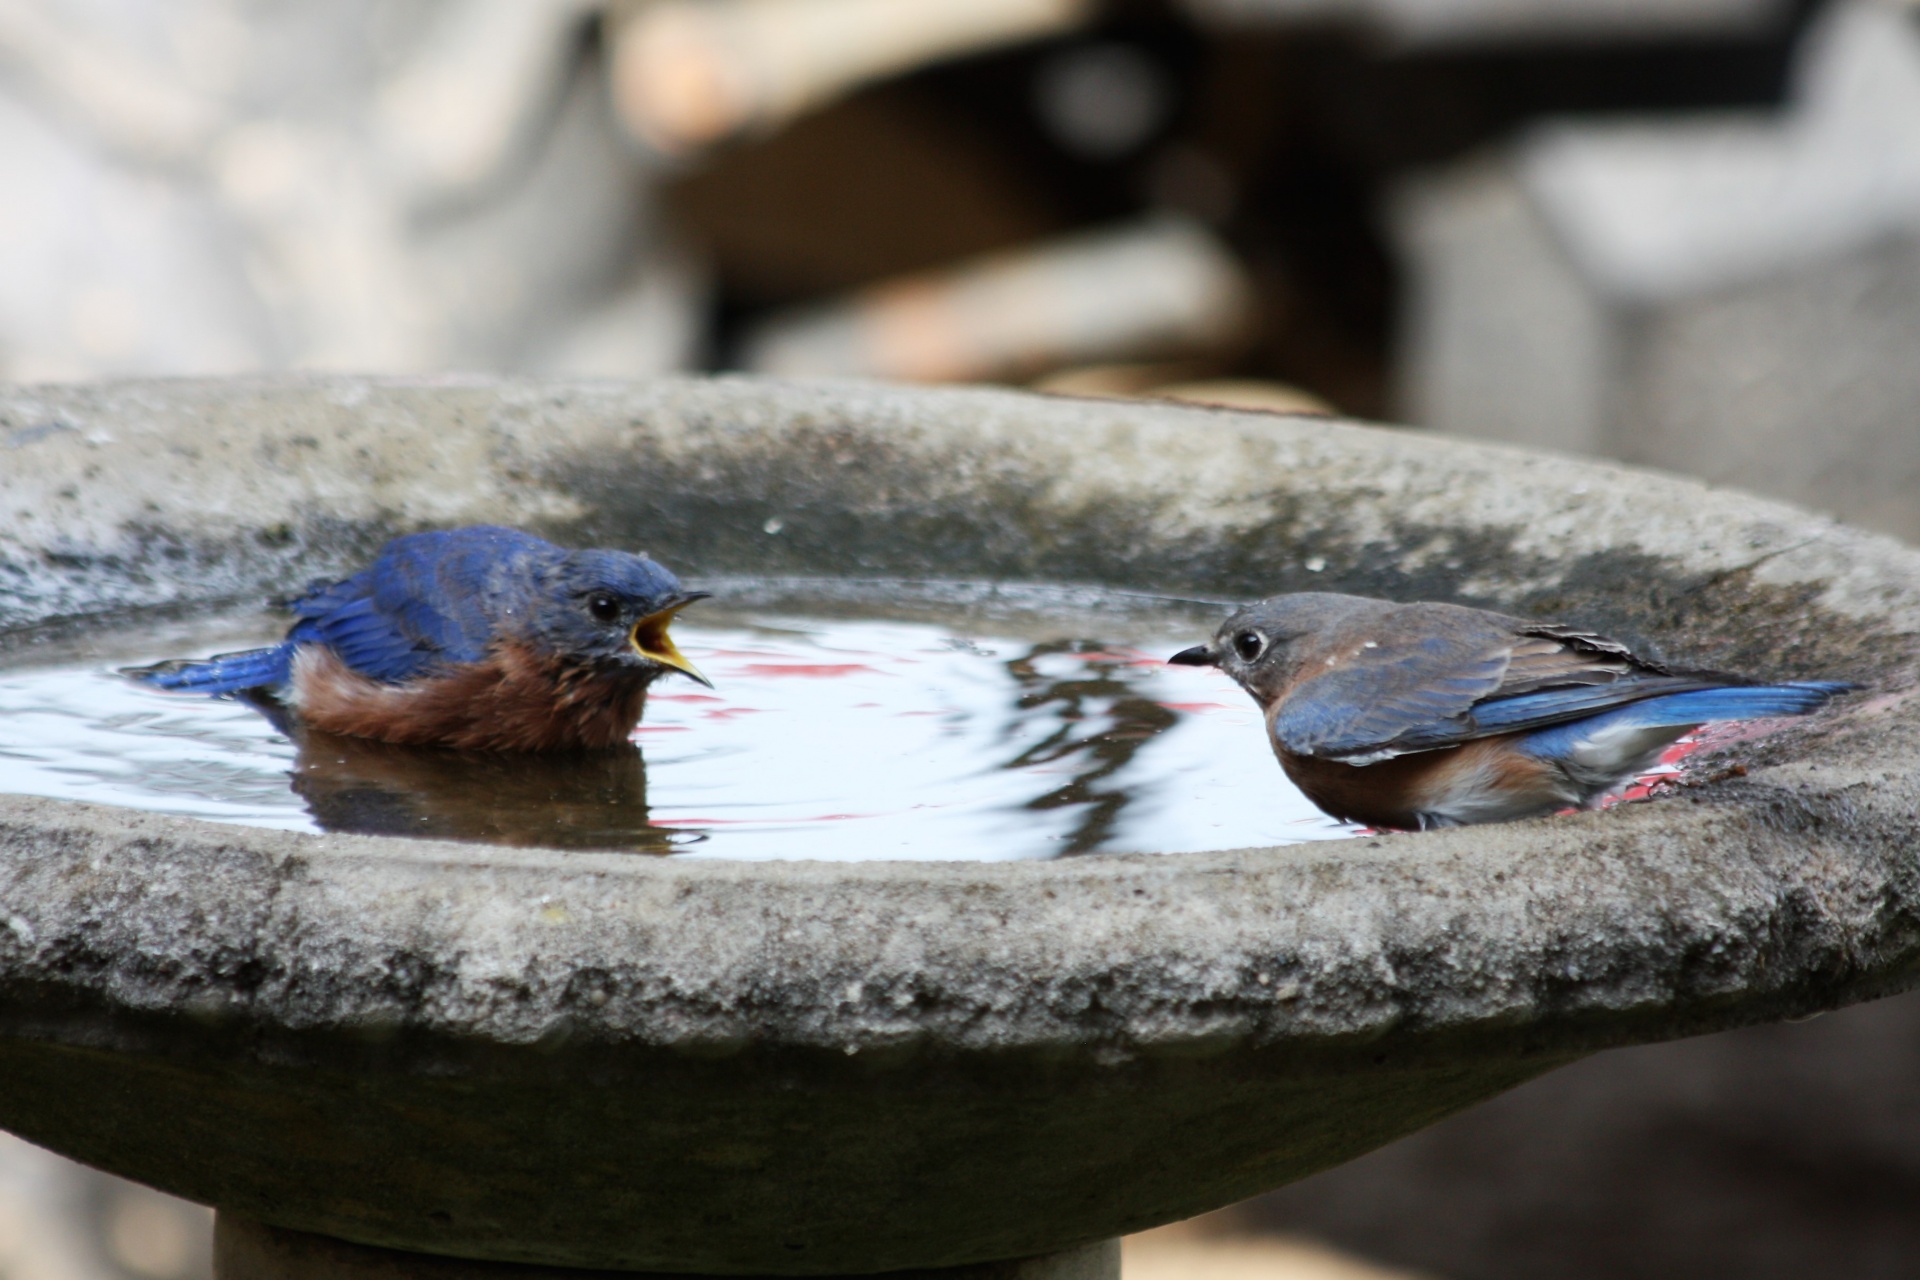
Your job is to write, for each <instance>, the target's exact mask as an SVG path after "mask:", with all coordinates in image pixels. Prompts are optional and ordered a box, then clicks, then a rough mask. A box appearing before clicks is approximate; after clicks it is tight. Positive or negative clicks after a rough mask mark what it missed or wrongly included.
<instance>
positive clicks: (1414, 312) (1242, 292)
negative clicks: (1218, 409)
mask: <svg viewBox="0 0 1920 1280" xmlns="http://www.w3.org/2000/svg"><path fill="white" fill-rule="evenodd" d="M1916 356H1920V7H1917V6H1916V5H1914V4H1912V3H1907V2H1905V0H1825V2H1824V3H1823V2H1817V0H1104V2H1103V0H174V2H173V3H170V4H167V5H155V4H152V3H148V2H146V0H0V379H5V380H12V381H25V382H33V381H60V380H70V379H82V378H95V377H113V376H134V375H156V374H231V373H245V372H250V371H257V370H267V369H289V368H300V369H336V370H351V371H357V372H365V371H390V372H396V373H438V372H447V373H459V372H466V371H503V372H526V373H547V374H573V375H589V376H610V377H640V376H647V375H650V374H658V373H664V372H671V371H701V370H705V371H722V370H747V371H755V372H766V373H775V374H782V375H798V376H807V375H822V374H826V375H852V376H859V377H873V378H885V379H896V380H912V381H975V382H994V383H1001V384H1007V385H1019V386H1030V387H1035V388H1038V389H1041V390H1046V391H1051V392H1055V393H1058V394H1070V395H1088V396H1105V397H1157V398H1168V399H1181V400H1189V401H1196V402H1201V403H1216V404H1229V405H1237V406H1242V407H1253V408H1266V409H1273V410H1278V411H1282V412H1292V413H1338V414H1345V415H1353V416H1360V417H1369V418H1378V419H1384V420H1390V421H1395V422H1399V423H1404V424H1408V427H1409V429H1440V430H1446V431H1451V432H1459V433H1463V434H1469V435H1477V436H1483V437H1490V438H1494V439H1499V440H1507V441H1513V442H1517V443H1522V444H1527V445H1532V446H1537V447H1547V448H1552V449H1557V450H1562V451H1567V452H1570V453H1579V454H1590V455H1597V456H1605V457H1611V458H1618V459H1624V460H1628V461H1633V462H1642V463H1647V464H1650V465H1656V466H1660V467H1665V468H1669V469H1674V470H1679V471H1683V472H1688V473H1691V474H1694V475H1697V476H1701V477H1703V478H1705V479H1708V480H1711V481H1714V482H1719V483H1726V484H1731V485H1736V486H1739V487H1742V488H1746V489H1750V490H1754V491H1757V492H1761V493H1766V494H1771V495H1775V496H1779V497H1783V498H1787V499H1791V500H1793V501H1797V502H1800V503H1803V504H1806V505H1809V506H1812V507H1814V508H1817V509H1819V510H1823V511H1826V512H1830V513H1832V514H1834V515H1836V516H1838V517H1839V518H1841V519H1844V520H1847V521H1850V522H1852V523H1856V524H1861V525H1865V526H1867V527H1870V528H1874V529H1878V530H1882V531H1884V532H1888V533H1892V534H1895V535H1897V536H1901V537H1904V538H1907V539H1909V540H1914V539H1917V538H1920V359H1917V358H1916ZM5 444H6V440H5V435H4V432H0V465H5V461H4V460H5ZM1917 1210H1920V1003H1917V1002H1916V998H1905V999H1897V1000H1891V1001H1882V1002H1879V1003H1877V1004H1874V1005H1869V1006H1865V1007H1862V1008H1858V1009H1854V1010H1849V1011H1845V1012H1842V1013H1838V1014H1834V1015H1831V1016H1829V1017H1828V1018H1826V1019H1823V1020H1821V1021H1819V1022H1816V1023H1813V1024H1810V1025H1806V1026H1793V1027H1772V1028H1759V1029H1754V1030H1751V1031H1745V1032H1739V1033H1734V1034H1731V1035H1725V1036H1718V1037H1710V1038H1706V1039H1702V1040H1696V1041H1689V1042H1684V1043H1680V1044H1674V1045H1665V1046H1652V1047H1648V1048H1642V1049H1634V1050H1628V1051H1621V1052H1616V1053H1611V1054H1606V1055H1602V1056H1600V1057H1597V1058H1594V1059H1590V1060H1588V1061H1586V1062H1584V1063H1581V1064H1579V1065H1577V1066H1574V1067H1571V1068H1568V1069H1565V1070H1563V1071H1560V1072H1558V1073H1556V1074H1554V1075H1552V1076H1549V1077H1547V1078H1545V1079H1543V1080H1541V1081H1539V1082H1537V1083H1535V1084H1533V1085H1530V1086H1527V1087H1526V1088H1523V1089H1521V1090H1518V1091H1516V1092H1515V1093H1513V1094H1510V1095H1508V1096H1507V1097H1505V1098H1503V1099H1500V1100H1498V1101H1496V1102H1494V1103H1492V1104H1489V1105H1487V1106H1485V1107H1482V1108H1479V1109H1477V1110H1475V1111H1473V1112H1470V1113H1468V1114H1466V1115H1463V1116H1460V1117H1457V1118H1456V1119H1454V1120H1451V1121H1448V1122H1446V1123H1443V1124H1441V1125H1440V1126H1438V1127H1436V1128H1434V1129H1432V1130H1429V1131H1428V1132H1426V1133H1424V1134H1421V1135H1418V1136H1416V1137H1414V1138H1412V1139H1408V1140H1406V1141H1404V1142H1401V1143H1399V1144H1397V1145H1395V1146H1394V1147H1390V1148H1388V1149H1386V1150H1384V1151H1381V1152H1378V1153H1376V1154H1374V1155H1372V1156H1369V1157H1366V1158H1364V1159H1362V1160H1360V1161H1358V1162H1355V1163H1354V1164H1352V1165H1349V1166H1347V1167H1345V1168H1343V1169H1340V1170H1336V1171H1333V1172H1330V1173H1328V1174H1324V1175H1322V1176H1320V1177H1317V1178H1314V1179H1311V1180H1309V1181H1307V1182H1304V1183H1302V1184H1299V1185H1298V1186H1295V1187H1292V1188H1289V1189H1287V1190H1284V1191H1282V1192H1279V1193H1276V1194H1275V1195H1273V1196H1269V1197H1266V1198H1263V1199H1262V1200H1259V1201H1255V1202H1252V1203H1250V1204H1247V1205H1243V1206H1239V1207H1238V1208H1235V1209H1232V1210H1228V1211H1224V1212H1222V1213H1221V1214H1217V1215H1213V1216H1211V1217H1209V1218H1208V1219H1204V1220H1200V1221H1197V1222H1195V1223H1192V1224H1186V1225H1184V1226H1182V1227H1177V1228H1172V1229H1168V1230H1166V1231H1163V1232H1159V1233H1152V1234H1150V1235H1149V1236H1146V1237H1141V1238H1138V1239H1136V1240H1134V1241H1131V1242H1129V1252H1128V1255H1127V1267H1128V1272H1129V1280H1175V1277H1196V1278H1197V1277H1217V1278H1218V1280H1226V1278H1227V1277H1228V1276H1233V1277H1239V1276H1242V1275H1244V1276H1248V1277H1252V1276H1256V1275H1257V1276H1273V1277H1301V1278H1304V1277H1349V1278H1359V1277H1366V1276H1375V1277H1382V1276H1391V1275H1416V1274H1417V1275H1426V1276H1430V1277H1453V1278H1455V1280H1470V1278H1478V1277H1486V1278H1489V1280H1492V1278H1494V1277H1503V1278H1504V1277H1515V1278H1518V1277H1540V1276H1565V1277H1575V1278H1584V1277H1589V1276H1591V1277H1596V1278H1597V1277H1602V1276H1606V1277H1681V1276H1689V1277H1693V1276H1700V1275H1709V1274H1710V1275H1728V1276H1746V1277H1773V1276H1783V1277H1784V1276H1787V1275H1795V1276H1804V1275H1808V1274H1812V1275H1847V1276H1852V1277H1880V1276H1887V1277H1895V1276H1913V1275H1920V1211H1917ZM207 1222H208V1217H207V1215H206V1213H205V1212H204V1211H202V1210H198V1209H195V1208H193V1207H191V1206H185V1205H182V1204H180V1203H179V1202H176V1201H172V1200H169V1199H167V1198H165V1197H162V1196H159V1195H157V1194H155V1193H151V1192H147V1191H144V1190H142V1189H140V1188H136V1187H132V1186H129V1185H127V1184H124V1183H119V1182H116V1181H114V1180H112V1179H109V1178H106V1177H104V1176H103V1175H98V1174H94V1173H91V1172H89V1171H86V1170H82V1169H79V1168H78V1167H76V1166H73V1165H70V1164H67V1163H66V1162H64V1161H61V1160H58V1159H57V1158H55V1157H52V1156H50V1155H47V1154H45V1153H43V1152H39V1151H37V1150H35V1149H33V1148H31V1147H28V1146H26V1145H25V1144H23V1143H18V1142H16V1141H13V1140H11V1139H5V1138H4V1137H0V1280H27V1278H31V1280H68V1278H72V1280H91V1278H93V1277H148V1278H149V1280H171V1278H176V1277H178V1278H182V1280H184V1278H186V1277H203V1276H205V1275H206V1273H207V1266H208V1263H207V1252H208V1251H207V1244H206V1232H207Z"/></svg>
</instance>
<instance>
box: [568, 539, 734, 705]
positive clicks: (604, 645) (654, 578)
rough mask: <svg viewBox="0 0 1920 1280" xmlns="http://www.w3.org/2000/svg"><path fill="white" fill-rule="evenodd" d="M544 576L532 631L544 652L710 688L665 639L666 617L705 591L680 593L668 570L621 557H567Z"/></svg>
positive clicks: (621, 553)
mask: <svg viewBox="0 0 1920 1280" xmlns="http://www.w3.org/2000/svg"><path fill="white" fill-rule="evenodd" d="M544 577H545V581H544V583H543V584H542V585H543V588H544V590H543V592H542V599H541V602H540V605H539V607H538V609H537V610H536V611H535V617H534V630H535V631H536V632H537V633H538V635H539V637H540V639H541V641H542V642H543V644H544V645H545V646H546V648H547V649H548V650H549V651H551V652H554V653H559V654H563V655H565V656H566V657H568V658H570V659H574V660H577V661H582V662H591V663H595V664H613V665H620V666H628V667H634V668H637V669H638V670H640V671H644V672H648V673H651V674H654V675H658V674H661V673H664V672H666V671H678V672H680V673H681V674H682V675H686V676H690V677H692V678H693V679H695V680H698V681H699V682H700V683H701V684H704V685H706V686H707V687H708V688H712V687H713V682H712V681H711V680H708V679H707V678H706V677H705V676H703V675H701V674H700V670H699V668H698V667H695V666H694V665H693V664H692V663H691V662H689V661H687V659H686V657H685V656H684V655H683V654H682V653H681V652H680V650H679V649H677V648H675V647H674V643H673V640H672V638H671V637H670V636H668V634H667V628H668V626H669V625H670V624H671V623H672V622H673V619H674V615H675V614H677V613H679V612H680V610H682V609H684V608H686V607H687V606H688V605H690V604H692V603H693V602H694V601H696V600H704V599H706V598H707V593H706V592H704V591H688V590H687V589H686V588H685V587H683V586H681V585H680V579H678V578H676V577H674V576H673V573H672V572H671V571H670V570H668V569H666V568H665V567H663V566H661V565H659V564H656V563H655V562H654V561H652V560H649V559H648V558H647V557H645V556H636V555H630V554H628V553H627V552H624V551H598V550H592V551H571V552H568V553H567V554H566V555H565V556H563V557H561V558H560V559H559V560H558V561H556V562H555V563H554V564H553V565H552V566H551V567H550V568H549V569H548V570H547V572H546V574H545V575H544Z"/></svg>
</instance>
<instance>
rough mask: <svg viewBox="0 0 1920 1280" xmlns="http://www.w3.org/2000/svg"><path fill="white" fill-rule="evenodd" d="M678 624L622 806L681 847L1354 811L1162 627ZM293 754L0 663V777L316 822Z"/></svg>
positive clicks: (201, 707)
mask: <svg viewBox="0 0 1920 1280" xmlns="http://www.w3.org/2000/svg"><path fill="white" fill-rule="evenodd" d="M675 636H676V639H677V640H678V641H679V643H680V647H681V648H682V650H683V651H684V652H685V653H686V654H687V655H688V656H689V657H690V658H692V659H693V660H694V661H695V662H696V663H697V664H698V665H699V666H700V667H701V668H702V670H704V671H705V672H706V673H707V674H708V675H709V676H710V677H711V678H712V679H713V681H714V683H715V685H716V688H715V689H714V690H712V691H709V690H706V689H703V688H700V687H699V686H697V685H694V684H692V683H691V682H689V681H685V680H682V679H680V678H678V677H670V678H668V679H666V680H664V681H662V682H661V683H660V684H658V685H656V686H655V687H654V692H653V694H652V696H651V697H650V698H649V700H648V704H647V712H646V717H645V719H644V720H643V721H642V723H641V726H640V728H639V731H638V733H637V734H636V741H637V742H638V743H639V745H640V747H641V750H642V752H643V754H644V757H645V761H646V778H645V797H646V807H645V808H644V809H640V810H639V812H638V817H637V819H636V820H637V821H640V822H650V823H651V824H652V825H653V826H654V827H656V828H666V829H667V833H668V836H669V842H670V844H671V846H672V847H673V848H675V849H676V850H678V851H679V852H680V854H681V856H690V857H723V858H828V859H856V858H860V859H877V858H911V859H984V860H1000V859H1015V858H1041V857H1050V856H1057V855H1060V854H1063V853H1078V852H1094V851H1101V852H1120V851H1140V852H1164V853H1178V852H1187V851H1196V850H1204V849H1224V848H1237V847H1243V846H1253V845H1272V844H1281V843H1288V842H1293V841H1299V840H1310V839H1325V838H1330V837H1337V836H1343V835H1349V834H1352V832H1353V830H1354V828H1351V827H1348V826H1344V825H1342V824H1337V823H1335V822H1333V821H1332V820H1330V819H1328V818H1326V817H1325V816H1324V815H1322V814H1320V813H1319V811H1318V810H1316V809H1315V808H1314V807H1313V806H1312V805H1311V804H1310V803H1308V801H1307V800H1306V799H1305V797H1303V796H1301V795H1300V793H1299V792H1298V791H1297V790H1295V789H1294V788H1293V786H1292V785H1291V784H1290V783H1289V782H1288V781H1287V780H1286V778H1285V776H1284V775H1283V774H1282V773H1281V771H1280V769H1279V766H1278V765H1277V764H1276V763H1275V761H1274V759H1273V756H1272V754H1271V753H1270V752H1269V751H1268V749H1267V745H1266V742H1265V739H1264V735H1263V733H1262V731H1261V725H1260V722H1259V717H1258V714H1257V712H1256V710H1255V708H1254V706H1253V704H1252V703H1251V702H1250V701H1249V700H1248V699H1247V697H1246V695H1245V694H1243V693H1242V692H1241V691H1240V690H1239V689H1238V688H1236V687H1235V686H1234V685H1233V684H1232V682H1230V681H1229V680H1227V679H1226V678H1225V677H1224V676H1222V675H1220V674H1219V673H1218V672H1214V671H1211V670H1205V669H1196V668H1191V667H1168V666H1167V665H1166V664H1165V656H1166V653H1168V652H1171V651H1172V649H1171V648H1167V649H1166V650H1165V651H1164V652H1162V651H1160V650H1158V649H1147V648H1139V649H1135V648H1128V647H1125V646H1120V645H1105V644H1096V643H1094V642H1091V641H1086V640H1061V641H1057V642H1044V641H1042V642H1036V641H1035V640H1034V639H1032V638H1026V639H1008V638H1004V637H982V636H966V635H959V634H956V633H955V631H954V630H953V629H951V628H946V627H940V626H934V625H928V624H922V623H905V622H888V621H869V620H845V619H835V620H822V619H817V618H806V617H780V616H773V617H759V618H754V619H752V620H751V621H749V622H748V623H745V624H743V625H737V626H724V627H722V626H711V625H710V626H706V627H702V626H699V625H697V624H694V623H693V621H692V620H691V619H687V620H685V621H683V622H681V623H680V624H679V625H677V626H676V628H675ZM188 651H190V652H198V651H199V650H193V649H190V650H188ZM153 656H155V657H158V656H163V655H153ZM296 754H297V751H296V747H295V745H294V744H293V743H292V742H290V741H289V740H288V739H287V738H286V737H285V736H283V735H281V734H280V733H278V732H276V731H275V730H274V729H273V727H272V726H271V725H270V724H268V722H267V721H266V720H265V719H264V718H263V717H261V716H260V715H259V714H258V713H257V712H255V711H254V710H253V709H251V708H250V707H248V706H246V705H244V704H240V703H236V702H231V701H220V700H211V699H201V698H182V697H179V696H171V695H166V694H160V693H156V692H152V691H149V690H147V689H144V688H141V687H140V686H137V685H135V684H133V683H131V682H129V681H127V680H125V679H123V678H121V677H118V676H116V675H114V674H113V673H112V672H111V670H109V669H108V668H106V667H105V666H104V665H101V664H87V665H84V666H69V667H52V668H43V669H39V670H29V671H16V672H12V673H8V674H5V675H0V791H8V792H17V793H27V794H34V795H44V796H54V797H59V798H63V799H72V800H89V801H94V802H98V803H105V804H117V805H127V806H131V807H136V808H141V809H148V810H154V811H160V812H166V813H172V814H180V815H186V816H193V817H201V818H209V819H213V820H216V821H221V822H236V823H245V824H249V825H254V826H266V827H279V828H286V829H294V830H308V831H311V830H318V829H320V827H319V825H318V824H317V823H316V821H315V818H314V817H313V815H312V814H311V813H310V812H309V810H308V808H307V803H306V801H305V800H304V799H303V797H302V796H301V795H299V794H296V792H295V791H294V790H293V789H291V787H290V785H289V772H290V770H292V769H293V767H294V763H295V759H296ZM437 776H438V777H439V778H440V779H442V780H441V781H437V782H435V783H433V785H435V786H437V787H441V788H444V786H445V785H446V784H445V783H444V777H445V774H444V773H442V774H441V775H437ZM456 776H457V775H456ZM395 785H396V787H401V786H403V785H422V784H420V783H418V782H412V783H406V784H403V783H401V782H396V784H395ZM456 785H457V784H456ZM488 798H489V797H488V794H487V789H486V788H484V787H479V786H476V787H475V788H474V794H472V795H471V796H466V795H457V796H454V797H452V800H453V803H456V804H471V805H485V804H486V803H487V802H488ZM434 800H435V801H437V802H438V803H440V804H442V805H444V804H445V803H447V802H448V796H447V795H446V794H445V792H444V790H442V792H441V793H440V794H438V795H436V796H435V797H434ZM536 816H537V815H536Z"/></svg>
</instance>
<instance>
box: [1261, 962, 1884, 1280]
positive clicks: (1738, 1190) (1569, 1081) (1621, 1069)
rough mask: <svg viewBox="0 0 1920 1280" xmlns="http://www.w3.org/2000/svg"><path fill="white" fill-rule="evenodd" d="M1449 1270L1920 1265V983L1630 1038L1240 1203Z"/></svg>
mask: <svg viewBox="0 0 1920 1280" xmlns="http://www.w3.org/2000/svg"><path fill="white" fill-rule="evenodd" d="M1236 1217H1237V1218H1238V1220H1239V1221H1240V1222H1241V1223H1242V1224H1243V1225H1247V1226H1253V1225H1258V1226H1260V1227H1263V1228H1267V1229H1273V1230H1283V1231H1287V1232H1302V1233H1306V1234H1310V1235H1315V1236H1319V1237H1321V1238H1324V1239H1327V1240H1331V1241H1333V1242H1334V1243H1336V1244H1339V1245H1341V1246H1343V1247H1345V1248H1349V1249H1352V1250H1355V1251H1356V1252H1359V1253H1362V1254H1365V1255H1366V1256H1368V1257H1371V1258H1377V1259H1381V1260H1383V1261H1386V1262H1390V1263H1394V1264H1397V1265H1401V1266H1409V1267H1416V1268H1420V1269H1423V1270H1428V1271H1432V1272H1436V1273H1439V1274H1442V1275H1446V1276H1448V1277H1450V1278H1451V1280H1538V1278H1539V1277H1542V1276H1552V1277H1555V1280H1699V1277H1703V1276H1739V1277H1741V1278H1742V1280H1789V1278H1791V1280H1800V1278H1801V1277H1805V1276H1847V1277H1850V1280H1882V1278H1884V1280H1895V1278H1896V1277H1900V1278H1904V1277H1910V1276H1912V1275H1914V1274H1915V1273H1916V1270H1917V1269H1920V994H1909V995H1905V996H1900V997H1896V998H1894V999H1889V1000H1881V1001H1877V1002H1875V1003H1872V1004H1865V1005H1857V1006H1855V1007H1853V1008H1851V1009H1845V1010H1842V1011H1840V1012H1838V1013H1833V1014H1829V1015H1827V1016H1826V1017H1824V1018H1821V1019H1819V1020H1817V1021H1814V1022H1811V1023H1803V1024H1800V1025H1793V1026H1787V1025H1779V1026H1766V1027H1754V1028H1751V1029H1748V1030H1745V1031H1735V1032H1729V1033H1726V1034H1724V1035H1717V1036H1707V1037H1703V1038H1701V1039H1697V1040H1683V1041H1679V1042H1676V1043H1672V1044H1664V1045H1650V1046H1646V1047H1643V1048H1634V1049H1619V1050H1614V1051H1612V1052H1609V1053H1604V1054H1601V1055H1599V1056H1597V1057H1594V1058H1590V1059H1587V1060H1586V1061H1583V1062H1579V1063H1576V1064H1575V1065H1573V1066H1571V1067H1567V1068H1564V1069H1563V1070H1560V1071H1557V1072H1555V1073H1553V1074H1552V1075H1549V1076H1546V1077H1544V1078H1542V1079H1540V1080H1537V1081H1534V1082H1533V1083H1531V1084H1528V1085H1525V1086H1522V1087H1521V1088H1519V1089H1516V1090H1515V1091H1514V1092H1512V1093H1510V1094H1508V1095H1506V1096H1505V1097H1502V1098H1497V1099H1495V1100H1494V1101H1492V1102H1489V1103H1486V1104H1483V1105H1482V1106H1480V1107H1477V1108H1475V1109H1474V1110H1472V1111H1469V1112H1467V1113H1465V1114H1464V1115H1460V1116H1457V1117H1455V1118H1454V1119H1451V1120H1448V1121H1445V1122H1443V1123H1441V1124H1439V1125H1436V1126H1434V1127H1433V1128H1432V1129H1429V1130H1427V1131H1426V1132H1424V1133H1421V1134H1417V1135H1415V1136H1414V1137H1411V1138H1407V1139H1404V1140H1402V1141H1400V1142H1397V1143H1395V1144H1394V1145H1392V1146H1390V1147H1386V1148H1383V1149H1381V1150H1379V1151H1376V1152H1374V1153H1372V1154H1370V1155H1367V1156H1363V1157H1361V1158H1360V1159H1359V1160H1356V1161H1354V1162H1353V1163H1352V1164H1349V1165H1346V1166H1343V1167H1342V1168H1339V1169H1335V1170H1332V1171H1330V1172H1328V1173H1324V1174H1321V1175H1319V1176H1318V1177H1315V1178H1311V1179H1309V1180H1307V1181H1305V1182H1301V1183H1297V1184H1295V1185H1294V1186H1292V1187H1288V1188H1286V1189H1284V1190H1281V1191H1277V1192H1274V1193H1273V1194H1272V1195H1269V1196H1264V1197H1262V1198H1260V1199H1258V1200H1254V1201H1250V1202H1248V1203H1247V1204H1246V1205H1243V1206H1241V1207H1240V1209H1239V1210H1237V1211H1236Z"/></svg>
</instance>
